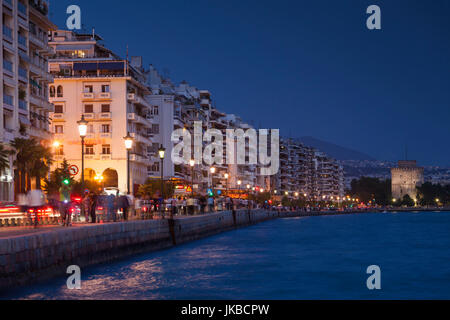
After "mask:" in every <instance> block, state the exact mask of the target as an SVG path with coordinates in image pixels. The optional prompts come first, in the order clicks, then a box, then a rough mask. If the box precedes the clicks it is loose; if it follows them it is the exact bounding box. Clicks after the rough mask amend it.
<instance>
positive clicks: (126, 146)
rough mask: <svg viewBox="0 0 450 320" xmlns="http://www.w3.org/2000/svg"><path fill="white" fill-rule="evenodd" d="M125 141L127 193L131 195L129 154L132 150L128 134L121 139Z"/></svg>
mask: <svg viewBox="0 0 450 320" xmlns="http://www.w3.org/2000/svg"><path fill="white" fill-rule="evenodd" d="M123 139H124V141H125V149H127V193H128V194H131V187H130V152H131V149H132V148H133V137H132V136H131V135H130V133H129V132H128V133H127V135H126V137H124V138H123Z"/></svg>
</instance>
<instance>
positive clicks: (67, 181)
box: [63, 178, 70, 186]
mask: <svg viewBox="0 0 450 320" xmlns="http://www.w3.org/2000/svg"><path fill="white" fill-rule="evenodd" d="M63 184H64V185H65V186H68V185H69V184H70V179H67V178H66V179H64V180H63Z"/></svg>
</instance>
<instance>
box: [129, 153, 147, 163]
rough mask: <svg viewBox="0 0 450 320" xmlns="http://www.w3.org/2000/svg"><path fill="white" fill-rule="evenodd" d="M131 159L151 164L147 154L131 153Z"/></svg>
mask: <svg viewBox="0 0 450 320" xmlns="http://www.w3.org/2000/svg"><path fill="white" fill-rule="evenodd" d="M130 161H133V162H138V163H142V164H146V165H147V164H149V162H150V161H149V159H148V158H147V157H146V156H143V155H140V154H135V153H133V154H130Z"/></svg>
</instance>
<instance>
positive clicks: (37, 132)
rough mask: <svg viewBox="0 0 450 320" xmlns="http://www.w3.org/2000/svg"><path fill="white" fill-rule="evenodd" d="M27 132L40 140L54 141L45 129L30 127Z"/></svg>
mask: <svg viewBox="0 0 450 320" xmlns="http://www.w3.org/2000/svg"><path fill="white" fill-rule="evenodd" d="M27 131H28V134H29V135H30V136H31V137H34V138H38V139H40V140H51V139H52V134H51V133H50V132H48V131H47V130H45V129H39V128H35V127H29V128H28V129H27Z"/></svg>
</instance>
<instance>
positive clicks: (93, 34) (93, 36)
mask: <svg viewBox="0 0 450 320" xmlns="http://www.w3.org/2000/svg"><path fill="white" fill-rule="evenodd" d="M92 38H93V39H95V28H92Z"/></svg>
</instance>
